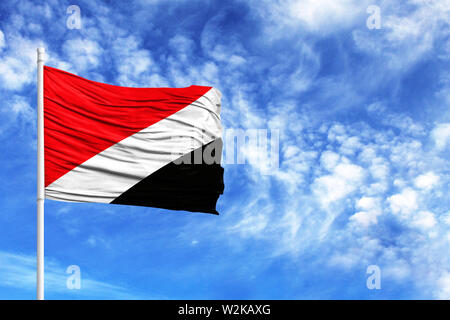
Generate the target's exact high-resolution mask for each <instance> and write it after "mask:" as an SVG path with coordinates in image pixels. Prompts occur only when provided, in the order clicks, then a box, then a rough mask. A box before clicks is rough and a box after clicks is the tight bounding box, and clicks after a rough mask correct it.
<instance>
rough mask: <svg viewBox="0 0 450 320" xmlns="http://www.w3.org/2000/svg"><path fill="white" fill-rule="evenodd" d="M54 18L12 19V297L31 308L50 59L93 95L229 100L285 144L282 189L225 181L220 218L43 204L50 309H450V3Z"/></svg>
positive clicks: (18, 12)
mask: <svg viewBox="0 0 450 320" xmlns="http://www.w3.org/2000/svg"><path fill="white" fill-rule="evenodd" d="M43 3H44V2H41V1H12V0H6V1H1V3H0V30H1V32H0V98H1V104H0V114H1V116H0V140H1V145H2V151H1V153H0V162H1V166H0V168H1V169H0V177H1V179H2V181H3V183H2V184H1V185H0V188H1V194H2V200H1V201H0V212H1V214H0V298H3V299H13V298H21V299H33V298H34V297H35V246H36V244H35V239H36V231H35V229H36V205H35V199H36V183H35V181H36V116H35V113H36V86H35V79H36V62H35V61H36V48H37V47H39V46H44V47H45V48H46V49H47V53H48V58H47V62H46V64H47V65H49V66H53V67H56V68H60V69H63V70H67V71H70V72H74V73H76V74H78V75H80V76H83V77H86V78H89V79H92V80H97V81H103V82H107V83H111V84H116V85H124V86H139V87H159V86H173V87H184V86H189V85H191V84H197V85H212V86H215V87H217V88H218V89H220V90H221V92H222V93H223V98H222V122H223V124H224V126H225V128H243V129H270V130H279V134H280V146H279V147H280V166H279V169H278V170H274V171H273V172H272V174H270V175H265V174H261V170H260V168H259V167H258V165H257V164H247V165H225V185H226V190H225V193H224V195H223V196H222V197H221V198H220V200H219V202H218V209H219V211H220V212H221V215H220V216H213V215H207V214H199V213H183V212H175V211H168V210H160V209H153V208H140V207H131V206H114V205H104V204H78V203H75V204H69V203H64V202H55V201H50V200H48V201H46V216H45V250H46V251H45V255H46V261H45V263H46V265H45V266H46V298H48V299H108V298H112V299H140V298H142V299H311V298H313V299H423V298H430V299H439V298H440V299H449V298H450V254H449V252H450V250H449V249H450V248H449V244H450V211H449V200H448V189H449V187H448V184H449V170H448V168H449V161H448V158H449V155H450V153H449V145H450V144H449V140H450V117H449V116H450V113H449V104H450V95H449V93H450V90H449V89H450V69H449V66H450V61H449V60H450V43H449V37H450V27H449V22H450V1H448V0H440V1H428V0H407V1H401V2H400V1H386V0H370V1H366V0H359V1H356V0H354V1H353V0H346V1H344V0H335V1H331V0H329V1H326V0H297V1H294V0H279V1H267V0H258V1H252V0H249V1H196V0H190V1H185V0H174V1H160V0H136V1H126V2H125V1H121V2H119V1H98V0H97V1H92V0H90V1H76V2H67V1H56V0H50V1H45V4H43ZM71 4H76V5H78V6H79V7H80V9H81V19H82V28H81V29H79V30H77V29H68V28H67V26H66V20H67V18H68V16H69V15H68V14H66V10H67V7H68V6H69V5H71ZM369 5H376V6H378V7H379V8H380V17H381V29H369V28H368V27H367V26H366V20H367V19H368V17H369V15H370V14H369V13H367V8H368V6H369ZM225 148H226V146H225ZM245 152H246V153H247V154H251V152H252V150H248V149H247V150H246V151H245ZM70 265H78V266H79V267H80V269H81V281H82V282H81V289H80V290H69V289H68V288H67V287H66V279H67V276H68V275H67V274H66V268H67V267H68V266H70ZM370 265H377V266H379V268H380V270H381V289H380V290H369V289H368V288H367V286H366V280H367V277H368V274H367V273H366V270H367V267H368V266H370Z"/></svg>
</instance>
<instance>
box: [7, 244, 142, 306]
mask: <svg viewBox="0 0 450 320" xmlns="http://www.w3.org/2000/svg"><path fill="white" fill-rule="evenodd" d="M45 264H46V265H45V267H46V269H45V287H46V290H47V292H51V293H53V292H58V293H65V294H73V295H74V296H80V297H97V298H101V297H111V298H113V299H138V298H139V296H138V295H135V294H134V293H132V292H131V291H130V290H129V289H127V288H124V287H121V286H117V285H113V284H109V283H106V282H102V281H98V280H95V279H93V278H91V277H90V276H89V275H88V274H86V272H84V270H83V269H81V289H80V290H69V289H67V287H66V281H67V277H68V274H66V268H67V267H64V266H62V265H61V263H59V262H57V261H55V260H51V259H46V261H45ZM0 268H1V271H2V272H0V286H6V287H13V288H19V289H25V290H27V291H29V292H32V293H33V296H34V292H35V287H36V256H34V255H33V256H31V255H25V254H16V253H10V252H5V251H0ZM33 296H30V298H33Z"/></svg>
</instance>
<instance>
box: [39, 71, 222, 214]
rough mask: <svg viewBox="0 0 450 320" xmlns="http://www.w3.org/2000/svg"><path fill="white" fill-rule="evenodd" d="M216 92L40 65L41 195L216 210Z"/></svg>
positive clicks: (219, 176)
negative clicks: (124, 82) (123, 82)
mask: <svg viewBox="0 0 450 320" xmlns="http://www.w3.org/2000/svg"><path fill="white" fill-rule="evenodd" d="M220 98H221V94H220V92H219V91H218V90H217V89H215V88H212V87H204V86H190V87H186V88H128V87H119V86H113V85H109V84H104V83H99V82H95V81H91V80H87V79H84V78H81V77H79V76H76V75H74V74H71V73H68V72H65V71H62V70H58V69H55V68H51V67H47V66H45V67H44V154H45V157H44V163H45V197H46V198H48V199H53V200H62V201H76V202H104V203H114V204H128V205H139V206H150V207H158V208H166V209H173V210H187V211H199V212H208V213H215V214H217V211H216V202H217V199H218V197H219V195H220V194H221V193H222V192H223V189H224V184H223V168H222V167H221V166H220V156H221V151H222V150H221V149H222V140H221V138H220V137H221V135H222V126H221V122H220Z"/></svg>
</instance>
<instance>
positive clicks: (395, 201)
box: [387, 188, 418, 216]
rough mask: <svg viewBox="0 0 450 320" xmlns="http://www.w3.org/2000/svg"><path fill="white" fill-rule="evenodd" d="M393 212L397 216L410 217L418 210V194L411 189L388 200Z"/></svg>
mask: <svg viewBox="0 0 450 320" xmlns="http://www.w3.org/2000/svg"><path fill="white" fill-rule="evenodd" d="M387 201H388V202H389V205H390V207H391V210H392V212H393V213H395V214H400V215H404V216H408V215H409V214H411V213H412V212H413V211H415V210H416V209H417V208H418V205H417V193H416V192H415V191H414V190H412V189H411V188H406V189H404V190H402V192H401V193H397V194H394V195H393V196H391V197H389V198H388V199H387Z"/></svg>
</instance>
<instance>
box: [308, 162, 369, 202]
mask: <svg viewBox="0 0 450 320" xmlns="http://www.w3.org/2000/svg"><path fill="white" fill-rule="evenodd" d="M363 180H364V169H363V168H361V167H360V166H357V165H355V164H351V163H340V164H338V165H337V166H336V167H335V168H334V169H333V173H332V174H330V175H326V176H322V177H319V178H317V179H315V181H314V184H313V186H312V189H313V190H314V193H315V195H316V197H317V198H318V199H319V201H320V202H321V203H322V205H323V206H325V207H327V206H328V205H329V204H330V203H332V202H335V201H337V200H340V199H342V198H343V197H345V196H347V195H348V194H350V193H351V192H353V191H355V190H356V189H357V188H358V187H359V186H360V185H361V184H362V182H363Z"/></svg>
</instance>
